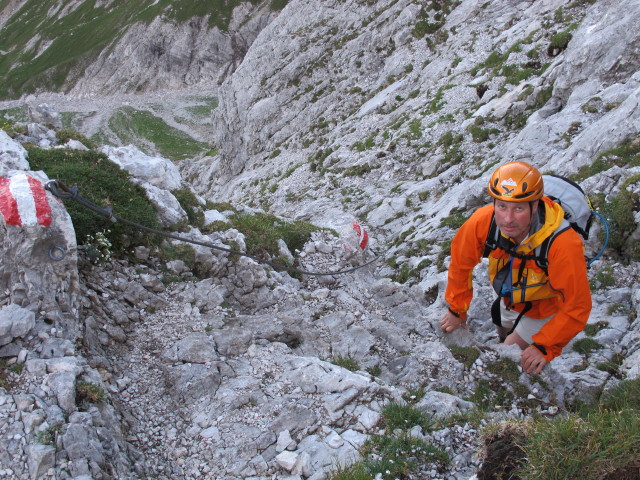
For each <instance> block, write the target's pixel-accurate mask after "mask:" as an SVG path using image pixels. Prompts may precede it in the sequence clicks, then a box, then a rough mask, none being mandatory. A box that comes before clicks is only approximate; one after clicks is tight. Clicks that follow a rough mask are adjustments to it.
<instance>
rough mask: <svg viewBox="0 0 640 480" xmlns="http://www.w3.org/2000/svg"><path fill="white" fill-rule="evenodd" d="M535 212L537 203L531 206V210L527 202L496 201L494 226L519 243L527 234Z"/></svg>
mask: <svg viewBox="0 0 640 480" xmlns="http://www.w3.org/2000/svg"><path fill="white" fill-rule="evenodd" d="M537 210H538V204H537V202H536V203H534V204H533V210H532V209H531V206H530V204H529V203H528V202H505V201H504V200H496V201H495V219H496V225H498V228H499V229H500V231H501V232H502V233H503V234H505V235H507V236H508V237H511V238H512V239H514V240H515V241H516V242H517V243H520V242H522V240H524V239H525V237H526V236H527V235H528V234H529V226H530V225H531V218H532V216H533V214H534V213H535V212H536V211H537Z"/></svg>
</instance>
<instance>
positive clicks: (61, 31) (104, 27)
mask: <svg viewBox="0 0 640 480" xmlns="http://www.w3.org/2000/svg"><path fill="white" fill-rule="evenodd" d="M249 1H250V2H251V3H253V4H258V3H260V1H261V0H249ZM263 1H264V0H263ZM240 3H241V2H240V1H239V0H211V1H208V2H202V1H198V0H183V1H180V2H175V1H172V0H158V1H154V0H140V1H138V2H127V1H124V0H115V1H114V2H112V3H111V4H110V5H109V6H96V2H95V1H94V0H86V1H84V2H80V3H76V2H73V1H71V0H60V1H58V2H56V6H51V4H50V2H40V1H36V0H31V1H28V2H26V3H25V4H24V6H23V7H22V8H21V9H20V10H18V11H17V12H16V13H15V14H14V15H13V16H12V17H11V18H10V19H9V20H8V21H7V23H6V24H5V25H4V26H3V27H2V36H0V77H1V78H2V79H3V82H2V83H1V84H0V99H10V98H18V97H20V96H21V95H22V94H25V93H32V92H35V91H38V90H44V91H60V90H64V89H66V87H67V86H69V85H71V84H73V83H74V82H75V81H77V80H78V79H79V78H80V76H81V75H82V74H83V72H84V70H85V68H86V67H87V65H89V64H91V63H92V62H93V61H94V60H95V59H96V58H97V57H98V55H99V54H100V53H101V52H102V51H104V50H108V49H109V48H111V47H112V46H113V45H114V44H115V43H116V42H117V41H118V39H120V38H121V37H122V35H123V34H124V33H125V32H126V31H127V29H128V27H129V26H130V25H132V24H135V23H140V22H142V23H145V24H148V23H150V22H151V21H152V20H153V19H155V18H157V17H160V16H161V17H162V18H163V20H164V21H175V22H185V21H187V20H188V19H189V18H192V17H205V16H206V17H208V20H209V26H210V27H214V26H216V27H218V28H220V29H221V30H223V31H226V30H227V28H228V25H229V21H230V19H231V13H232V11H233V9H234V8H235V7H236V6H237V5H239V4H240ZM279 3H282V2H279ZM74 5H75V7H74ZM279 6H280V5H279V4H278V5H274V7H279ZM6 7H7V2H2V3H1V4H0V8H2V9H3V10H4V9H5V8H6Z"/></svg>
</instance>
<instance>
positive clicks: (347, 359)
mask: <svg viewBox="0 0 640 480" xmlns="http://www.w3.org/2000/svg"><path fill="white" fill-rule="evenodd" d="M331 363H333V364H334V365H337V366H339V367H342V368H346V369H347V370H349V371H350V372H355V371H357V370H360V364H359V363H358V361H357V360H356V359H355V358H353V357H352V356H351V355H347V356H342V355H336V356H334V357H333V358H331Z"/></svg>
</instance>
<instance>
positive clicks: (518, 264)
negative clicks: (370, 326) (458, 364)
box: [440, 162, 591, 373]
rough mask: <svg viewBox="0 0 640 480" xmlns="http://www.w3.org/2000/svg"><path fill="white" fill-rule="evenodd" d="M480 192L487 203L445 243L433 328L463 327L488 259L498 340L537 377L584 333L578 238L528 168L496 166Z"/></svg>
mask: <svg viewBox="0 0 640 480" xmlns="http://www.w3.org/2000/svg"><path fill="white" fill-rule="evenodd" d="M488 191H489V195H491V197H493V204H490V205H485V206H484V207H481V208H479V209H478V210H476V211H475V212H474V213H473V214H472V215H471V217H470V218H469V219H468V220H467V221H466V222H465V223H464V224H463V225H462V227H460V229H459V230H458V232H457V233H456V235H455V237H454V238H453V242H452V244H451V263H450V264H449V274H448V284H447V289H446V293H445V300H446V301H447V303H448V304H449V308H448V310H447V312H446V313H445V314H444V316H443V317H442V320H441V321H440V326H441V328H442V331H443V332H445V333H449V332H453V331H454V330H455V329H456V328H458V327H462V328H467V320H466V318H467V310H468V308H469V304H470V303H471V299H472V297H473V287H472V275H473V268H474V267H475V266H476V265H477V264H478V263H479V262H480V259H481V257H482V256H483V255H484V256H488V259H489V279H490V281H491V282H492V285H493V287H494V289H495V290H496V292H497V293H498V299H497V300H496V302H495V303H494V305H493V307H492V308H491V316H492V318H493V321H494V323H495V324H496V326H497V330H498V335H499V337H500V339H501V340H502V341H504V343H505V344H506V345H514V344H516V345H518V346H519V347H520V348H521V349H522V358H521V364H522V368H523V370H524V371H525V372H527V373H540V372H541V371H542V369H543V368H544V366H545V365H546V364H547V363H548V362H550V361H551V360H552V359H553V358H555V357H557V356H558V355H560V354H561V353H562V349H563V347H564V346H565V345H567V343H569V341H570V340H571V339H572V338H573V337H575V336H576V335H577V334H578V333H579V332H581V331H582V330H583V329H584V326H585V325H586V323H587V320H588V318H589V314H590V312H591V291H590V288H589V281H588V279H587V266H586V262H585V259H584V248H583V245H582V239H581V238H580V236H579V235H578V233H577V232H576V231H575V230H574V229H572V228H571V227H570V226H569V225H568V223H567V222H566V221H565V220H564V212H563V210H562V207H561V206H560V205H559V204H557V203H555V202H553V201H552V200H551V199H549V198H548V197H546V196H544V185H543V179H542V176H541V175H540V172H539V171H538V170H537V169H536V168H534V167H532V166H531V165H529V164H527V163H524V162H511V163H507V164H505V165H502V166H501V167H499V168H498V169H497V170H496V171H495V172H494V173H493V175H492V176H491V179H490V180H489V186H488ZM492 239H493V240H492ZM545 240H548V241H546V242H545Z"/></svg>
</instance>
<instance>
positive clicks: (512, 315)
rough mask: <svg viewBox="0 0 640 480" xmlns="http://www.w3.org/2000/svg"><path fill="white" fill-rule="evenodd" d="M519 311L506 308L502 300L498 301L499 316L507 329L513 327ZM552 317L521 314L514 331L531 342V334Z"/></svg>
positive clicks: (536, 331)
mask: <svg viewBox="0 0 640 480" xmlns="http://www.w3.org/2000/svg"><path fill="white" fill-rule="evenodd" d="M518 315H520V312H516V311H515V310H507V307H506V306H505V305H504V302H500V317H501V321H502V326H503V327H504V328H506V329H507V330H511V328H512V327H513V323H514V322H515V321H516V318H518ZM552 318H553V315H551V316H550V317H547V318H542V319H539V318H531V317H527V316H526V315H523V316H522V318H521V319H520V321H519V322H518V326H517V327H516V332H517V333H518V335H520V338H522V339H523V340H524V341H525V342H527V343H529V344H531V343H533V338H532V337H533V336H534V335H535V334H536V333H538V332H539V331H540V329H541V328H542V327H543V326H544V324H545V323H547V322H548V321H549V320H551V319H552Z"/></svg>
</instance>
